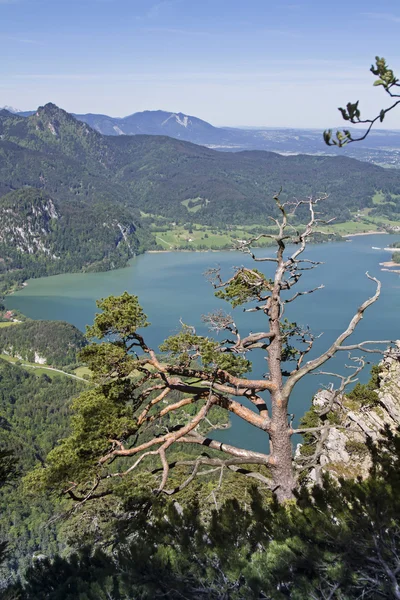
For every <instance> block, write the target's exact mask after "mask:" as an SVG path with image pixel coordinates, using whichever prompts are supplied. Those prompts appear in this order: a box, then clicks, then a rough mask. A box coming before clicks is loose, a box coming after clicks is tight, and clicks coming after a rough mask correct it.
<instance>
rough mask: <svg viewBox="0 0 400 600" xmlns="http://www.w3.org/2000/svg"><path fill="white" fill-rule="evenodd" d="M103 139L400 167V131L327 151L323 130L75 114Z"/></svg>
mask: <svg viewBox="0 0 400 600" xmlns="http://www.w3.org/2000/svg"><path fill="white" fill-rule="evenodd" d="M5 109H7V110H8V111H9V112H12V113H13V114H16V115H18V116H24V117H28V116H31V115H32V114H34V112H35V111H26V112H21V111H18V110H17V109H14V108H12V107H5ZM74 117H75V118H76V119H78V120H79V121H83V122H84V123H87V124H88V125H90V127H92V129H94V130H95V131H98V132H99V133H101V134H103V135H112V136H120V135H167V136H169V137H173V138H176V139H181V140H185V141H188V142H192V143H194V144H200V145H202V146H207V147H209V148H214V149H216V150H223V151H240V150H267V151H270V152H279V153H282V154H291V153H301V154H322V155H337V154H339V153H340V155H342V156H343V155H346V156H351V157H354V158H358V159H359V160H364V161H367V162H373V163H376V164H385V165H389V166H396V167H400V131H389V130H373V131H372V132H371V134H370V135H369V136H368V138H367V140H366V141H365V142H364V143H363V144H352V145H350V146H349V147H348V148H346V149H341V150H337V149H335V148H329V147H327V146H326V145H325V144H324V142H323V140H322V131H321V130H317V129H278V128H277V129H239V128H227V127H214V126H213V125H211V124H210V123H207V122H206V121H203V120H202V119H199V118H197V117H194V116H190V115H186V114H184V113H181V112H177V113H171V112H166V111H163V110H155V111H151V110H146V111H144V112H137V113H134V114H132V115H130V116H127V117H122V118H117V117H110V116H108V115H98V114H92V113H88V114H74Z"/></svg>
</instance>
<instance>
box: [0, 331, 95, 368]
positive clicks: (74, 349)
mask: <svg viewBox="0 0 400 600" xmlns="http://www.w3.org/2000/svg"><path fill="white" fill-rule="evenodd" d="M86 343H87V342H86V339H85V337H84V335H83V333H82V332H81V331H79V329H77V328H76V327H74V325H70V324H69V323H65V322H62V321H25V322H24V323H20V324H18V325H13V326H12V327H2V328H0V354H1V353H8V354H10V355H11V356H17V357H21V358H22V359H23V360H26V361H28V362H36V361H35V355H39V357H40V358H44V359H45V360H46V363H47V364H48V365H51V366H53V367H69V368H74V367H75V366H77V364H78V363H79V360H78V357H77V353H78V352H79V351H80V350H81V349H82V348H83V347H84V346H85V345H86Z"/></svg>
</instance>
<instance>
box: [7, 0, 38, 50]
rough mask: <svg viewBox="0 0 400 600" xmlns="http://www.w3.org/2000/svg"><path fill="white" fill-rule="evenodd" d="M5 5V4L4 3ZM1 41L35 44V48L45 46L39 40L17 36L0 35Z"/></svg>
mask: <svg viewBox="0 0 400 600" xmlns="http://www.w3.org/2000/svg"><path fill="white" fill-rule="evenodd" d="M1 3H2V2H1V0H0V4H1ZM2 4H4V2H3V3H2ZM0 40H6V41H8V42H17V43H18V44H33V45H35V46H43V45H44V44H43V42H39V41H38V40H31V39H29V38H20V37H17V36H12V35H1V33H0Z"/></svg>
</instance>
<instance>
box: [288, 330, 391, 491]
mask: <svg viewBox="0 0 400 600" xmlns="http://www.w3.org/2000/svg"><path fill="white" fill-rule="evenodd" d="M376 382H377V385H376V387H375V389H374V387H372V388H371V385H370V384H369V386H368V388H367V386H360V389H362V388H365V389H368V394H366V396H365V399H363V397H362V394H361V393H360V394H359V397H357V394H354V393H353V394H352V393H350V394H348V395H345V394H342V395H339V396H337V397H335V398H334V399H333V394H334V392H332V391H331V390H322V391H320V392H318V393H317V394H316V395H315V397H314V399H313V408H312V409H311V411H310V413H309V415H312V417H313V419H314V422H313V423H312V424H313V425H314V426H316V425H318V423H317V422H316V419H318V415H321V414H323V413H324V411H325V413H326V410H327V409H328V408H329V409H330V410H329V412H328V413H326V416H325V418H324V420H320V421H319V425H320V431H319V432H318V434H315V435H311V436H309V437H308V438H307V436H305V437H306V441H305V443H304V444H302V445H300V444H299V446H298V448H297V451H296V458H297V460H298V463H299V467H300V469H301V470H304V469H306V470H307V471H308V476H309V478H310V479H311V480H312V481H314V482H320V480H321V475H322V473H323V472H329V473H330V474H331V475H333V476H334V477H359V476H361V477H366V476H367V475H368V472H369V469H370V467H371V457H370V453H369V451H368V443H369V442H376V441H377V440H379V438H381V437H382V433H383V430H384V429H385V428H390V430H391V431H395V430H396V429H397V428H398V427H399V426H400V341H398V342H397V347H394V348H391V349H389V350H388V351H387V353H386V354H385V358H384V359H383V360H382V361H381V363H380V364H379V370H378V373H377V380H376ZM300 465H301V466H300ZM307 467H308V468H307Z"/></svg>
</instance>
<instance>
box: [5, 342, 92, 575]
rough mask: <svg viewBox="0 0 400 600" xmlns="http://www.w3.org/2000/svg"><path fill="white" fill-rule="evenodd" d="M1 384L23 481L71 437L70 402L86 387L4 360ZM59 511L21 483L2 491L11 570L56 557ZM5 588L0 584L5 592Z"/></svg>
mask: <svg viewBox="0 0 400 600" xmlns="http://www.w3.org/2000/svg"><path fill="white" fill-rule="evenodd" d="M0 331H1V330H0ZM0 384H1V385H0V414H1V417H2V419H1V423H0V433H1V448H7V449H9V450H12V451H13V453H14V455H15V463H16V466H17V468H18V471H19V473H20V474H21V475H23V474H24V473H26V472H27V471H29V469H31V468H32V467H33V466H34V465H36V464H40V462H43V461H44V459H45V456H46V454H47V453H48V452H49V450H50V449H51V448H53V447H54V445H55V444H56V442H57V440H59V439H60V438H61V437H63V436H64V435H66V433H67V432H68V428H69V419H70V410H69V406H70V401H71V399H72V398H73V397H75V396H77V395H78V394H79V393H80V392H81V391H82V390H83V386H84V384H81V383H80V382H77V381H74V380H72V379H70V378H67V377H62V376H57V375H55V376H52V377H49V376H48V375H41V376H39V377H38V376H37V375H35V374H31V373H28V371H26V370H25V369H24V368H22V367H20V366H16V365H11V364H9V363H8V362H6V361H4V360H1V359H0ZM56 511H57V499H55V498H50V497H48V498H44V497H41V498H34V497H27V496H26V495H25V494H24V491H23V489H22V483H21V481H20V480H19V481H17V482H16V483H15V484H14V485H12V486H6V487H5V488H3V490H2V491H1V493H0V514H1V525H0V539H5V538H6V539H8V541H9V544H10V547H9V550H10V555H9V557H8V560H7V566H8V567H9V568H10V569H12V570H17V569H18V568H20V569H22V568H23V567H24V566H27V565H29V564H30V563H31V559H32V556H33V554H34V553H35V552H37V551H42V549H43V548H46V551H47V552H53V553H54V552H57V551H58V550H60V549H61V547H62V539H61V537H60V536H58V537H57V533H56V524H55V523H51V524H50V523H49V520H50V518H51V517H52V516H54V514H55V513H56ZM63 546H64V547H65V545H63ZM2 577H3V578H4V574H3V576H2ZM3 582H4V579H3V581H2V579H1V578H0V587H1V583H3Z"/></svg>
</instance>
